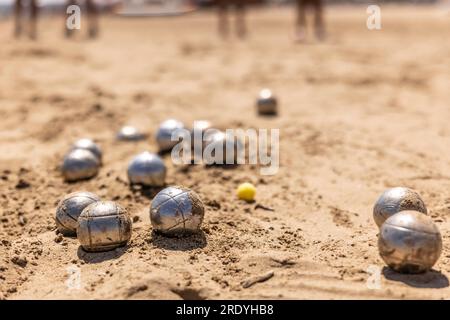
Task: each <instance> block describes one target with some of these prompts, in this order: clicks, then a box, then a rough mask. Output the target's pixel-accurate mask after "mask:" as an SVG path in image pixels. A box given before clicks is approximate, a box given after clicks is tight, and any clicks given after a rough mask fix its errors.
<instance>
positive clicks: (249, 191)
mask: <svg viewBox="0 0 450 320" xmlns="http://www.w3.org/2000/svg"><path fill="white" fill-rule="evenodd" d="M255 194H256V188H255V186H254V185H253V184H251V183H249V182H245V183H242V184H240V185H239V187H238V188H237V196H238V198H239V199H241V200H245V201H253V200H254V199H255Z"/></svg>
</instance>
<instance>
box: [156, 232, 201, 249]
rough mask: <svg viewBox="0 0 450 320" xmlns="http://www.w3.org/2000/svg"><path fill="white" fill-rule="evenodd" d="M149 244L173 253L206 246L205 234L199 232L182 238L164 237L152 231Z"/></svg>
mask: <svg viewBox="0 0 450 320" xmlns="http://www.w3.org/2000/svg"><path fill="white" fill-rule="evenodd" d="M150 242H151V243H153V244H154V245H155V246H156V247H158V248H161V249H166V250H173V251H190V250H194V249H199V248H204V247H206V245H207V240H206V236H205V233H204V232H203V231H200V232H198V233H195V234H187V235H184V236H171V237H168V236H165V235H162V234H159V233H158V232H155V231H153V232H152V236H151V239H150Z"/></svg>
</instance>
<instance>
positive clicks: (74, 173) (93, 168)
mask: <svg viewBox="0 0 450 320" xmlns="http://www.w3.org/2000/svg"><path fill="white" fill-rule="evenodd" d="M99 166H100V162H99V159H98V158H97V157H96V156H95V155H94V154H93V153H92V152H91V151H89V150H86V149H74V150H72V151H70V152H69V153H68V154H67V155H66V156H65V157H64V160H63V164H62V166H61V172H62V174H63V176H64V179H65V180H66V181H77V180H83V179H89V178H92V177H93V176H95V175H96V174H97V173H98V169H99Z"/></svg>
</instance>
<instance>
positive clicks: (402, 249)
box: [378, 211, 442, 273]
mask: <svg viewBox="0 0 450 320" xmlns="http://www.w3.org/2000/svg"><path fill="white" fill-rule="evenodd" d="M378 249H379V251H380V256H381V258H382V259H383V260H384V262H386V264H387V265H388V266H389V267H390V268H392V269H393V270H395V271H398V272H403V273H421V272H425V271H427V270H429V269H431V268H432V267H433V265H434V264H435V263H436V261H437V260H438V259H439V256H440V254H441V251H442V238H441V234H440V232H439V229H438V228H437V226H436V225H435V224H434V222H433V220H432V219H431V218H430V217H428V216H426V215H424V214H423V213H421V212H418V211H402V212H399V213H397V214H395V215H393V216H392V217H390V218H388V219H387V220H386V221H385V222H384V223H383V225H382V226H381V229H380V235H379V238H378Z"/></svg>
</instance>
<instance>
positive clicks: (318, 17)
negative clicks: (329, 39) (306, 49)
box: [295, 0, 325, 42]
mask: <svg viewBox="0 0 450 320" xmlns="http://www.w3.org/2000/svg"><path fill="white" fill-rule="evenodd" d="M308 7H311V9H313V10H314V31H315V35H316V37H317V39H319V40H324V39H325V24H324V18H323V0H297V21H296V27H295V40H296V41H298V42H303V41H304V40H305V39H306V11H307V9H308Z"/></svg>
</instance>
